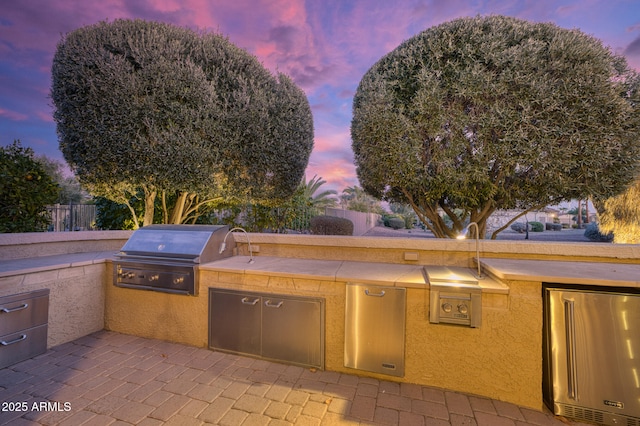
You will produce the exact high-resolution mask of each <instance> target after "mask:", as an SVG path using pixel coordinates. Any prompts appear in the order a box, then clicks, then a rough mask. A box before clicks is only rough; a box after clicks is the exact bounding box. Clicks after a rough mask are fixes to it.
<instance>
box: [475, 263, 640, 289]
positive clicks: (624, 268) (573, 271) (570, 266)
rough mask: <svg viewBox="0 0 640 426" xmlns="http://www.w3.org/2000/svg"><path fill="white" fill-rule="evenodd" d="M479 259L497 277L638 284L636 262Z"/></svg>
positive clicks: (609, 284)
mask: <svg viewBox="0 0 640 426" xmlns="http://www.w3.org/2000/svg"><path fill="white" fill-rule="evenodd" d="M480 263H481V264H482V267H483V268H484V270H485V271H487V272H489V273H491V274H492V275H493V276H495V277H496V278H498V279H500V280H510V281H540V282H547V283H558V284H585V285H601V286H615V287H633V288H640V265H638V264H624V263H601V262H563V261H545V260H524V259H498V258H482V259H481V262H480Z"/></svg>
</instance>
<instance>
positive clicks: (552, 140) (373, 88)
mask: <svg viewBox="0 0 640 426" xmlns="http://www.w3.org/2000/svg"><path fill="white" fill-rule="evenodd" d="M636 81H637V80H636V79H635V78H634V75H633V72H632V71H631V70H630V69H629V68H628V67H627V65H626V62H625V61H624V59H623V58H621V57H618V56H616V55H614V54H612V53H611V51H610V50H609V49H608V48H605V47H603V45H602V44H601V42H600V41H598V40H596V39H594V38H592V37H590V36H587V35H585V34H583V33H581V32H580V31H578V30H565V29H561V28H559V27H557V26H555V25H553V24H548V23H544V24H534V23H529V22H526V21H522V20H518V19H514V18H508V17H502V16H491V17H486V18H485V17H476V18H464V19H458V20H454V21H451V22H448V23H445V24H442V25H439V26H436V27H433V28H430V29H428V30H426V31H424V32H422V33H420V34H418V35H416V36H415V37H413V38H411V39H409V40H407V41H405V42H404V43H402V44H401V45H400V46H399V47H398V48H396V49H395V50H394V51H392V52H391V53H389V54H387V55H386V56H384V57H383V58H382V59H380V60H379V61H378V62H377V63H376V64H375V65H374V66H373V67H371V69H369V71H367V73H366V74H365V75H364V76H363V78H362V80H361V82H360V85H359V86H358V89H357V92H356V95H355V97H354V101H353V121H352V127H351V135H352V140H353V150H354V152H355V163H356V166H357V173H358V178H359V179H360V183H361V184H362V186H363V188H364V189H365V190H366V191H367V192H368V193H370V194H371V195H373V196H376V197H382V198H384V199H386V200H389V201H393V202H400V203H409V204H410V205H411V206H412V207H413V209H414V210H415V212H416V214H417V215H418V216H419V217H420V219H421V220H422V221H423V222H425V223H426V225H427V226H428V227H429V229H430V230H431V231H433V233H434V234H435V235H436V236H438V237H452V236H454V235H456V234H457V233H458V232H459V231H460V230H461V229H462V228H463V226H464V223H465V222H466V221H467V220H471V221H474V222H477V223H478V224H479V228H480V234H481V235H484V234H485V231H486V220H487V218H488V217H489V215H491V213H492V212H494V211H495V210H496V209H503V208H519V209H522V211H523V214H524V213H525V212H526V211H528V210H531V209H537V208H541V207H544V206H546V205H549V204H554V203H558V202H560V201H562V200H568V199H572V198H583V199H584V198H587V197H589V196H594V197H602V196H609V195H612V194H615V193H618V192H620V191H621V190H623V189H624V188H625V186H626V185H627V184H628V183H629V182H630V181H631V180H632V179H633V177H634V173H635V171H636V168H637V166H638V161H639V160H640V140H639V138H638V134H639V130H640V123H639V116H640V114H639V109H638V106H637V105H636V104H635V103H634V102H633V101H632V97H633V96H632V94H633V93H635V92H634V90H633V89H634V87H632V86H633V84H635V83H634V82H636ZM632 83H633V84H632ZM445 215H446V216H448V217H449V218H450V219H451V221H450V222H447V221H445V217H444V216H445ZM514 220H515V219H514ZM507 225H508V224H507ZM502 229H504V228H501V229H500V230H502ZM500 230H497V231H496V232H494V234H493V237H494V238H495V236H496V234H497V232H499V231H500Z"/></svg>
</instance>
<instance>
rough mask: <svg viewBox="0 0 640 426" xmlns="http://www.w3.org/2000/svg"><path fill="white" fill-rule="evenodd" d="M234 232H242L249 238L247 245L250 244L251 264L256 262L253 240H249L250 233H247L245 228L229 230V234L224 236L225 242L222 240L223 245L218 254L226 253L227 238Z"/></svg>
mask: <svg viewBox="0 0 640 426" xmlns="http://www.w3.org/2000/svg"><path fill="white" fill-rule="evenodd" d="M233 231H242V232H244V234H245V235H246V236H247V243H248V244H249V263H253V262H254V260H253V250H252V249H251V240H250V239H249V233H248V232H247V231H245V230H244V229H243V228H240V227H236V228H231V229H230V230H229V232H227V235H225V236H224V240H222V244H220V250H218V253H220V254H222V252H223V251H225V249H226V248H227V237H228V236H229V234H231V233H232V232H233Z"/></svg>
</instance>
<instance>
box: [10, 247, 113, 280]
mask: <svg viewBox="0 0 640 426" xmlns="http://www.w3.org/2000/svg"><path fill="white" fill-rule="evenodd" d="M115 253H116V252H113V251H99V252H88V253H71V254H59V255H54V256H41V257H32V258H26V259H10V260H0V278H3V277H11V276H14V275H24V274H32V273H34V272H43V271H51V270H54V269H62V268H71V267H77V266H85V265H92V264H95V263H104V262H106V261H107V260H108V259H111V258H112V257H113V255H114V254H115Z"/></svg>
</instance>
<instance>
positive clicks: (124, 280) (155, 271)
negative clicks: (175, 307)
mask: <svg viewBox="0 0 640 426" xmlns="http://www.w3.org/2000/svg"><path fill="white" fill-rule="evenodd" d="M114 268H115V270H114V274H115V285H116V286H118V287H127V288H135V289H140V290H154V291H160V292H165V293H176V294H190V295H195V294H196V290H197V287H196V285H195V281H196V274H195V272H196V271H195V268H194V267H188V266H182V267H180V266H173V267H168V266H165V265H143V264H132V263H128V262H118V263H115V264H114Z"/></svg>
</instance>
